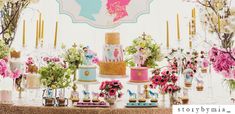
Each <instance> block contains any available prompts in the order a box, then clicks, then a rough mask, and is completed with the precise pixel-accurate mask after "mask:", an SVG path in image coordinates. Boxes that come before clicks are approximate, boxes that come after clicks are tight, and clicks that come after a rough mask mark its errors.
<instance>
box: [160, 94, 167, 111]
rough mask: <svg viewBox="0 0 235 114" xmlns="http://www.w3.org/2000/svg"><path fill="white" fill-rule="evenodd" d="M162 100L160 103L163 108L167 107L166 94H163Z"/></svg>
mask: <svg viewBox="0 0 235 114" xmlns="http://www.w3.org/2000/svg"><path fill="white" fill-rule="evenodd" d="M161 96H162V97H161V99H160V103H161V105H160V106H161V107H163V108H164V107H165V106H166V94H161Z"/></svg>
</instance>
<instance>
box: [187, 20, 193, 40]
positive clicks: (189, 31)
mask: <svg viewBox="0 0 235 114" xmlns="http://www.w3.org/2000/svg"><path fill="white" fill-rule="evenodd" d="M191 27H192V26H191V23H190V22H189V25H188V34H189V38H190V37H191V35H192V30H191Z"/></svg>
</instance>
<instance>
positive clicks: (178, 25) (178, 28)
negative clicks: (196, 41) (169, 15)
mask: <svg viewBox="0 0 235 114" xmlns="http://www.w3.org/2000/svg"><path fill="white" fill-rule="evenodd" d="M177 38H178V41H180V22H179V14H177Z"/></svg>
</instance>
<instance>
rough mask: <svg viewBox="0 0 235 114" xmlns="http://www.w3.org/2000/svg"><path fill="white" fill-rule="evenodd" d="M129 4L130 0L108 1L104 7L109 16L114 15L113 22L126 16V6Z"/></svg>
mask: <svg viewBox="0 0 235 114" xmlns="http://www.w3.org/2000/svg"><path fill="white" fill-rule="evenodd" d="M129 3H130V0H108V2H107V4H106V6H107V10H108V11H109V14H115V18H114V19H113V22H116V21H118V20H120V19H122V18H123V17H125V16H128V13H127V11H126V6H127V5H128V4H129Z"/></svg>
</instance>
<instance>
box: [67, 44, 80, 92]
mask: <svg viewBox="0 0 235 114" xmlns="http://www.w3.org/2000/svg"><path fill="white" fill-rule="evenodd" d="M82 47H83V46H82V45H80V46H79V47H77V45H76V44H75V43H74V45H73V46H72V47H71V48H69V49H66V47H65V46H62V49H64V53H63V54H62V57H63V58H64V61H65V62H66V63H67V64H68V67H69V69H71V70H72V73H73V75H74V77H73V81H74V84H73V87H72V88H73V91H74V92H75V91H76V89H77V85H76V82H75V81H76V80H77V79H76V75H77V74H76V71H77V69H78V68H79V65H81V64H82V63H83V57H84V54H83V50H82Z"/></svg>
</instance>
